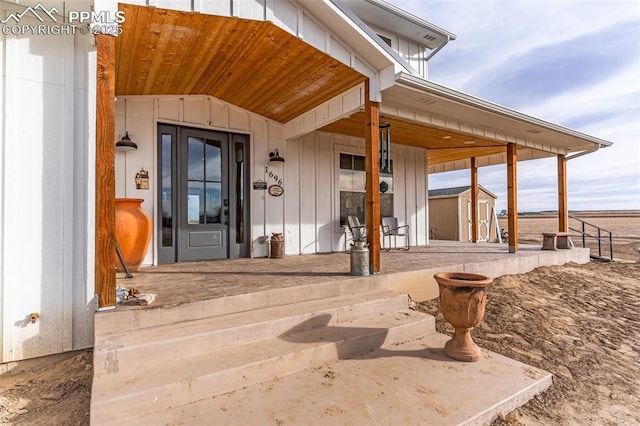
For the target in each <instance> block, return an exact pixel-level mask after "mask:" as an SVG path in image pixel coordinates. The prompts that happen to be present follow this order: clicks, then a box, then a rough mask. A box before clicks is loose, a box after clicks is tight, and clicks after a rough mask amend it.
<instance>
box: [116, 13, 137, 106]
mask: <svg viewBox="0 0 640 426" xmlns="http://www.w3.org/2000/svg"><path fill="white" fill-rule="evenodd" d="M121 7H122V8H123V11H124V12H125V14H126V17H127V20H126V21H125V22H123V23H122V25H121V26H120V27H121V28H122V34H121V35H120V36H119V37H116V38H115V39H116V94H118V93H124V92H125V90H126V87H125V86H126V83H127V81H126V78H118V76H119V75H125V74H126V73H127V71H128V69H129V64H130V63H131V54H132V51H133V43H130V42H127V41H128V40H129V34H128V33H129V32H130V31H135V28H136V24H137V21H138V12H139V10H138V8H130V10H128V9H127V5H121ZM125 24H126V25H125Z"/></svg>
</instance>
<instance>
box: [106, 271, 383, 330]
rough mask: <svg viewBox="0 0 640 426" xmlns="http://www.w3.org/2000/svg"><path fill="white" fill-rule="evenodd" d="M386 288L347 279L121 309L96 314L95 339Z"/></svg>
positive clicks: (377, 280)
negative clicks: (188, 301)
mask: <svg viewBox="0 0 640 426" xmlns="http://www.w3.org/2000/svg"><path fill="white" fill-rule="evenodd" d="M386 284H387V280H386V278H385V277H384V276H371V277H349V278H347V277H345V279H344V280H339V281H331V282H326V283H314V284H307V285H301V286H293V287H286V288H277V289H270V290H266V291H257V292H253V293H244V294H238V295H232V296H225V297H218V298H213V299H207V300H198V301H194V302H190V303H181V304H176V305H157V306H153V305H151V306H149V307H145V308H140V307H118V308H116V309H115V310H110V311H102V312H99V313H97V314H96V316H95V334H96V336H104V335H107V334H114V333H115V334H117V333H121V332H123V331H130V330H141V329H144V328H148V327H155V326H158V325H162V324H171V323H175V322H178V321H189V320H196V319H202V318H208V317H213V316H218V315H227V314H232V313H237V312H247V311H252V310H255V309H261V308H269V307H277V306H284V305H289V304H295V303H300V302H305V301H310V300H318V299H324V298H328V297H337V296H344V295H351V294H358V293H366V292H370V291H375V290H382V289H386ZM160 297H161V295H160ZM158 312H160V314H159V313H158Z"/></svg>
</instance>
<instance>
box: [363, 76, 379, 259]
mask: <svg viewBox="0 0 640 426" xmlns="http://www.w3.org/2000/svg"><path fill="white" fill-rule="evenodd" d="M369 92H370V87H369V79H367V80H366V81H365V83H364V105H365V114H364V117H365V118H364V119H365V131H366V134H365V157H366V159H365V171H366V176H367V183H366V208H365V222H366V224H367V242H368V243H369V250H370V253H369V255H370V259H369V261H370V264H371V268H370V269H371V272H380V186H379V185H380V105H379V103H378V102H371V100H370V93H369Z"/></svg>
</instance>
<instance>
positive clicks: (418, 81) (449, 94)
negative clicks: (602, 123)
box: [396, 72, 613, 147]
mask: <svg viewBox="0 0 640 426" xmlns="http://www.w3.org/2000/svg"><path fill="white" fill-rule="evenodd" d="M396 84H403V85H406V86H409V87H411V88H415V89H420V90H425V91H427V92H429V93H431V94H434V95H436V96H440V97H442V98H445V99H449V100H452V101H455V102H459V103H462V104H465V105H468V106H471V107H474V108H478V109H481V110H484V111H487V112H490V113H493V114H498V115H501V116H503V117H507V118H510V119H513V120H518V121H521V122H524V123H527V124H531V125H534V126H539V127H544V128H545V129H548V130H552V131H555V132H559V133H564V134H566V135H569V136H572V137H576V138H580V139H582V140H584V141H587V142H590V143H593V144H597V145H598V146H602V147H608V146H611V145H613V142H609V141H606V140H604V139H600V138H597V137H595V136H590V135H587V134H585V133H581V132H578V131H576V130H572V129H569V128H567V127H563V126H560V125H558V124H554V123H550V122H548V121H544V120H541V119H539V118H536V117H532V116H530V115H527V114H523V113H521V112H518V111H515V110H512V109H510V108H507V107H503V106H501V105H498V104H495V103H493V102H489V101H486V100H484V99H481V98H477V97H475V96H472V95H469V94H467V93H464V92H460V91H457V90H454V89H451V88H449V87H446V86H443V85H441V84H437V83H434V82H432V81H429V80H425V79H424V78H422V77H418V76H415V75H412V74H406V73H403V72H400V73H397V74H396Z"/></svg>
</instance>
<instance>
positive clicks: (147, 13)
mask: <svg viewBox="0 0 640 426" xmlns="http://www.w3.org/2000/svg"><path fill="white" fill-rule="evenodd" d="M125 14H126V9H125ZM165 14H166V10H165V9H148V10H142V11H140V10H139V11H138V19H137V21H136V23H135V26H132V27H129V26H128V25H127V22H128V21H125V22H124V23H123V24H122V25H123V30H122V34H121V35H120V37H123V38H124V37H126V38H127V39H128V41H127V42H128V43H131V45H132V48H131V56H130V57H129V58H127V59H126V61H127V62H128V64H127V67H126V68H125V70H122V71H124V72H125V78H126V83H124V87H123V88H122V92H121V93H126V94H134V91H133V89H134V87H135V84H136V80H137V77H138V72H137V71H138V70H137V67H138V61H139V58H141V57H142V56H143V55H144V52H145V50H146V45H145V43H144V42H136V40H140V41H144V40H145V39H146V37H147V34H148V33H149V24H150V23H151V22H152V18H153V20H154V21H153V22H156V21H158V20H159V21H160V22H162V21H163V20H164V15H165ZM125 33H126V35H125ZM120 37H118V38H120ZM125 63H126V62H125Z"/></svg>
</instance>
